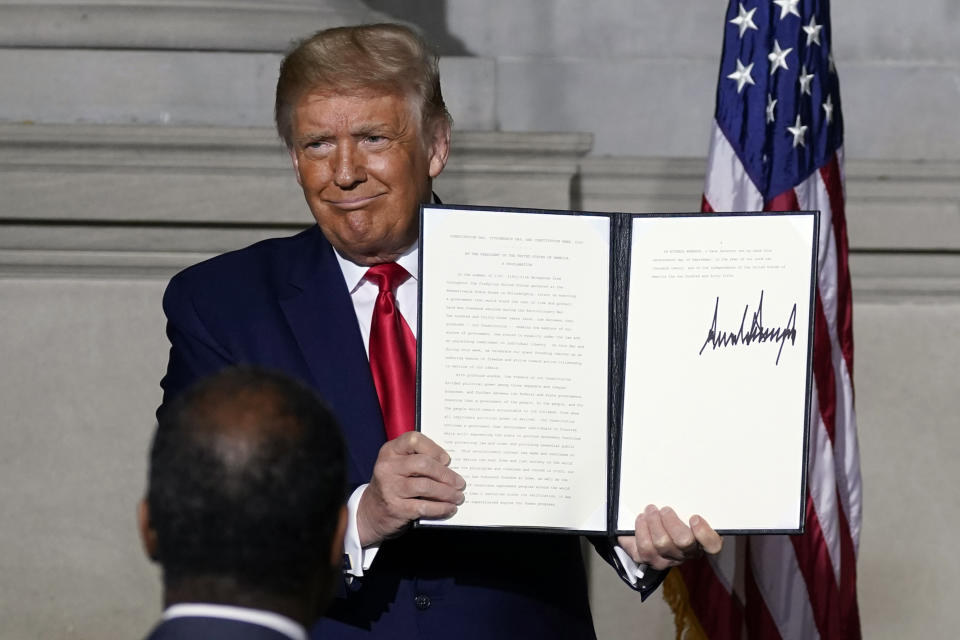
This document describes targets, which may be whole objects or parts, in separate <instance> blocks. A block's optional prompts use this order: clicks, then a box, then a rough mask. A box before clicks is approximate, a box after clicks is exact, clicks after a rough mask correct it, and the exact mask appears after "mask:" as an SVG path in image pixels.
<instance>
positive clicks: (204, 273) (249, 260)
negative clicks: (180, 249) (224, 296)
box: [170, 226, 325, 285]
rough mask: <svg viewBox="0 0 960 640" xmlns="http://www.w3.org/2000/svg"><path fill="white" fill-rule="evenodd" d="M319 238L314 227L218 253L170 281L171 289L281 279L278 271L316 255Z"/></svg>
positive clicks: (183, 271) (318, 231)
mask: <svg viewBox="0 0 960 640" xmlns="http://www.w3.org/2000/svg"><path fill="white" fill-rule="evenodd" d="M324 242H325V240H324V239H323V234H322V233H321V232H320V229H319V228H318V227H316V226H311V227H309V228H307V229H304V230H303V231H301V232H300V233H297V234H296V235H292V236H286V237H281V238H268V239H266V240H261V241H259V242H256V243H254V244H252V245H250V246H248V247H244V248H242V249H236V250H234V251H228V252H226V253H221V254H220V255H217V256H214V257H212V258H209V259H207V260H204V261H202V262H198V263H196V264H194V265H191V266H189V267H187V268H186V269H183V270H182V271H180V272H179V273H177V274H176V275H175V276H174V277H173V278H172V279H171V280H170V282H171V285H175V284H176V285H180V284H185V283H207V282H211V281H213V282H217V281H223V280H235V279H239V278H243V277H255V278H256V277H263V276H269V275H272V274H277V273H278V271H279V272H280V275H282V269H283V268H284V267H286V266H288V265H290V264H291V262H292V261H293V260H295V259H298V258H301V257H304V253H309V252H312V251H317V250H318V249H319V248H320V247H319V246H318V245H320V244H322V243H324Z"/></svg>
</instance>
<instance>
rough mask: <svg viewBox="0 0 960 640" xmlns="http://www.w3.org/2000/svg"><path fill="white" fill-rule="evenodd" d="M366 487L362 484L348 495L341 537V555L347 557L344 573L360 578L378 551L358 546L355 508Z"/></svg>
mask: <svg viewBox="0 0 960 640" xmlns="http://www.w3.org/2000/svg"><path fill="white" fill-rule="evenodd" d="M366 488H367V485H365V484H362V485H360V486H359V487H357V488H356V489H354V491H353V493H352V494H351V495H350V499H349V500H347V531H346V534H345V535H344V537H343V553H344V555H345V556H346V557H347V563H346V566H345V567H344V570H343V571H344V573H346V574H347V575H348V576H355V577H358V578H359V577H360V576H362V575H363V572H364V571H366V570H367V569H369V568H370V565H371V564H373V559H374V558H375V557H376V556H377V551H379V550H380V545H378V544H374V545H370V546H369V547H367V548H366V549H364V548H363V547H362V546H361V545H360V531H359V530H358V529H357V508H358V507H359V506H360V497H361V496H362V495H363V492H364V491H365V490H366Z"/></svg>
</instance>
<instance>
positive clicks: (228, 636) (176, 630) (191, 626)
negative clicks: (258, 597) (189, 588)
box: [146, 616, 290, 640]
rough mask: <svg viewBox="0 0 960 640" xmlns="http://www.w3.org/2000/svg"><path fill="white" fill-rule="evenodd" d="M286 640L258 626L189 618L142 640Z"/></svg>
mask: <svg viewBox="0 0 960 640" xmlns="http://www.w3.org/2000/svg"><path fill="white" fill-rule="evenodd" d="M221 639H222V640H290V638H289V636H287V635H285V634H283V633H280V632H279V631H276V630H275V629H271V628H269V627H264V626H262V625H259V624H253V623H250V622H242V621H240V620H227V619H224V618H207V617H201V616H189V617H183V618H173V619H171V620H165V621H163V622H161V623H160V624H158V625H157V626H156V627H155V628H154V629H153V631H151V632H150V635H148V636H147V637H146V640H221Z"/></svg>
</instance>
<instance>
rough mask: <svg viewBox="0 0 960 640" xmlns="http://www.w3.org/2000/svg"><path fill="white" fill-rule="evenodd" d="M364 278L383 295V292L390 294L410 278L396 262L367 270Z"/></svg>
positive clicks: (377, 265)
mask: <svg viewBox="0 0 960 640" xmlns="http://www.w3.org/2000/svg"><path fill="white" fill-rule="evenodd" d="M364 277H365V278H366V279H367V280H369V281H370V282H372V283H373V284H375V285H377V286H378V287H379V288H380V292H381V293H383V292H385V291H390V292H392V291H393V290H394V289H396V288H397V287H398V286H400V285H401V284H403V283H404V282H405V281H406V280H407V278H409V277H410V274H409V273H408V272H407V270H406V269H404V268H403V267H401V266H400V265H399V264H397V263H396V262H384V263H382V264H376V265H374V266H372V267H370V268H369V269H367V273H366V275H365V276H364Z"/></svg>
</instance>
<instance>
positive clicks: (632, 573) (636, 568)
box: [613, 546, 650, 586]
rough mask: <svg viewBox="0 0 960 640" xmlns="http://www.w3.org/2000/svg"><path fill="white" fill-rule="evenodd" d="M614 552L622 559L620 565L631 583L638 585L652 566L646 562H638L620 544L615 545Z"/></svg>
mask: <svg viewBox="0 0 960 640" xmlns="http://www.w3.org/2000/svg"><path fill="white" fill-rule="evenodd" d="M613 552H614V553H616V554H617V558H619V559H620V565H621V566H622V567H623V570H624V571H625V572H626V574H627V579H628V580H629V581H630V584H631V585H633V586H637V583H638V582H640V581H641V580H643V576H644V574H645V573H646V572H647V569H649V568H650V567H648V566H647V565H645V564H637V563H636V562H634V561H633V558H631V557H630V554H629V553H627V552H626V551H624V550H623V548H622V547H620V546H614V547H613Z"/></svg>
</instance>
